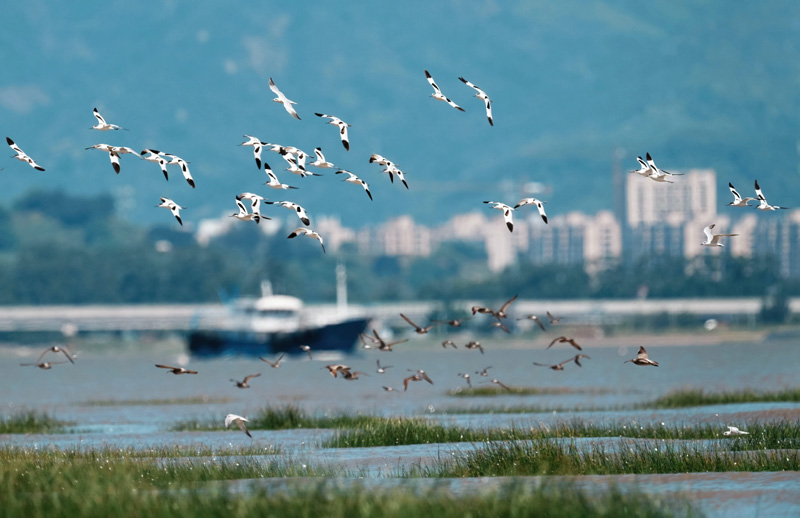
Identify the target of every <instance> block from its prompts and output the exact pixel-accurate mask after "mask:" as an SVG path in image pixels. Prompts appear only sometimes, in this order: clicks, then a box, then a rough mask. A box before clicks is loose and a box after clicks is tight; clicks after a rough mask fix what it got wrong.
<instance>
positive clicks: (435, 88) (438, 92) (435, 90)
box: [425, 70, 464, 112]
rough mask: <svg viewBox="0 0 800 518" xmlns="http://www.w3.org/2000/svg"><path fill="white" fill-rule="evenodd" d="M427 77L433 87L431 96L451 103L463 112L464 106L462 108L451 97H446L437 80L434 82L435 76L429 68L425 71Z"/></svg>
mask: <svg viewBox="0 0 800 518" xmlns="http://www.w3.org/2000/svg"><path fill="white" fill-rule="evenodd" d="M425 77H427V78H428V82H429V83H430V84H431V86H432V87H433V93H432V94H431V97H433V98H434V99H436V100H437V101H444V102H446V103H447V104H449V105H450V106H452V107H453V108H455V109H456V110H461V111H462V112H463V111H464V108H462V107H461V106H459V105H457V104H456V103H454V102H453V101H451V100H450V99H448V98H447V97H445V96H444V95H443V94H442V91H441V90H440V89H439V87H438V86H437V85H436V83H435V82H434V80H433V77H431V74H430V73H429V72H428V71H427V70H426V71H425Z"/></svg>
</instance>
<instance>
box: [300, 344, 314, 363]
mask: <svg viewBox="0 0 800 518" xmlns="http://www.w3.org/2000/svg"><path fill="white" fill-rule="evenodd" d="M300 349H302V350H303V351H305V353H306V354H307V355H308V359H309V360H313V359H314V358H312V357H311V346H310V345H301V346H300Z"/></svg>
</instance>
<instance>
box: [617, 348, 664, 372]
mask: <svg viewBox="0 0 800 518" xmlns="http://www.w3.org/2000/svg"><path fill="white" fill-rule="evenodd" d="M628 362H631V363H633V364H634V365H652V366H653V367H658V362H656V361H653V360H651V359H650V358H649V357H648V356H647V351H646V350H645V348H644V347H643V346H641V345H640V346H639V353H638V354H637V355H636V358H633V359H631V360H625V361H624V362H623V363H628Z"/></svg>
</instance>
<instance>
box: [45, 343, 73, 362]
mask: <svg viewBox="0 0 800 518" xmlns="http://www.w3.org/2000/svg"><path fill="white" fill-rule="evenodd" d="M51 352H52V353H64V356H66V357H67V360H69V362H70V363H75V360H73V359H72V352H71V351H70V350H69V348H68V347H67V346H65V345H54V346H52V347H48V348H47V349H45V350H44V352H42V354H40V355H39V359H38V360H36V361H37V362H40V361H42V358H44V355H45V354H47V353H51Z"/></svg>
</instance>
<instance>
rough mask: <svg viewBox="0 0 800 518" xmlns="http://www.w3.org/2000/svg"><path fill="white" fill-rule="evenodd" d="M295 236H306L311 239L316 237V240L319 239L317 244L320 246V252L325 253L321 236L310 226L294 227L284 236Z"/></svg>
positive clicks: (290, 237)
mask: <svg viewBox="0 0 800 518" xmlns="http://www.w3.org/2000/svg"><path fill="white" fill-rule="evenodd" d="M297 236H306V237H310V238H312V239H316V240H317V241H319V244H320V245H321V246H322V253H323V254H324V253H325V243H323V242H322V236H320V235H319V234H317V233H316V232H314V231H313V230H311V229H310V228H305V227H298V228H296V229H294V231H293V232H292V233H291V234H289V235H288V236H286V237H287V239H292V238H295V237H297Z"/></svg>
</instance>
